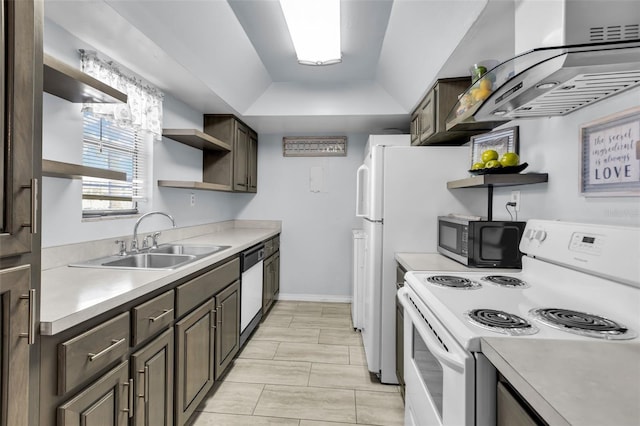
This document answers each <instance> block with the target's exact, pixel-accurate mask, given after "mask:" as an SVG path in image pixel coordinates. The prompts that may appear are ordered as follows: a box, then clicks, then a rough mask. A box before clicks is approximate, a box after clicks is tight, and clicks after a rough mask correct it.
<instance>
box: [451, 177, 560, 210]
mask: <svg viewBox="0 0 640 426" xmlns="http://www.w3.org/2000/svg"><path fill="white" fill-rule="evenodd" d="M548 180H549V174H548V173H512V174H504V175H502V174H495V175H492V174H486V175H478V176H472V177H469V178H466V179H459V180H452V181H449V182H447V189H456V188H487V220H493V188H494V187H496V186H498V187H499V186H516V185H531V184H534V183H542V182H547V181H548Z"/></svg>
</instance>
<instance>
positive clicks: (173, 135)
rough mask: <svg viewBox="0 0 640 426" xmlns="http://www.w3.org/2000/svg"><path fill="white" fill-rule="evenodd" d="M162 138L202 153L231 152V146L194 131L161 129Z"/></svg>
mask: <svg viewBox="0 0 640 426" xmlns="http://www.w3.org/2000/svg"><path fill="white" fill-rule="evenodd" d="M162 136H164V137H165V138H169V139H173V140H174V141H177V142H180V143H183V144H185V145H189V146H192V147H194V148H198V149H201V150H203V151H226V152H229V151H231V145H229V144H228V143H226V142H223V141H221V140H220V139H218V138H214V137H213V136H211V135H208V134H206V133H204V132H201V131H200V130H196V129H162Z"/></svg>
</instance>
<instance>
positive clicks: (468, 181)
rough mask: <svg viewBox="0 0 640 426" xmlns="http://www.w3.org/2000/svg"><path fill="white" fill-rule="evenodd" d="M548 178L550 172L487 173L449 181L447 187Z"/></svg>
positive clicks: (497, 184) (485, 185)
mask: <svg viewBox="0 0 640 426" xmlns="http://www.w3.org/2000/svg"><path fill="white" fill-rule="evenodd" d="M548 180H549V174H548V173H513V174H504V175H501V174H495V175H492V174H486V175H478V176H472V177H469V178H465V179H458V180H453V181H449V182H447V188H448V189H454V188H487V187H489V186H492V187H494V186H515V185H530V184H533V183H542V182H547V181H548Z"/></svg>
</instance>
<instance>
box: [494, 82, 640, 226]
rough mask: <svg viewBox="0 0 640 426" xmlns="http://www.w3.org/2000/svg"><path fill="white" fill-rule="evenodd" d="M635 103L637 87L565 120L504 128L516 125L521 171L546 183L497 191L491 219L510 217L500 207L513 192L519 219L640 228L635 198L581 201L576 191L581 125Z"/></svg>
mask: <svg viewBox="0 0 640 426" xmlns="http://www.w3.org/2000/svg"><path fill="white" fill-rule="evenodd" d="M639 104H640V89H638V88H636V89H635V90H631V91H629V92H626V93H621V94H619V95H617V96H614V97H613V98H611V99H608V100H604V101H601V102H598V103H597V104H595V105H592V106H590V107H587V108H584V109H582V110H578V111H576V112H574V113H572V114H569V115H567V116H565V117H553V118H542V119H533V120H518V121H512V122H510V123H508V124H506V125H504V126H503V127H509V126H514V125H518V126H520V154H521V155H520V157H521V161H523V162H527V163H529V167H528V168H527V169H526V170H525V171H524V172H523V173H526V172H546V173H549V182H548V183H543V184H535V185H527V186H514V187H507V188H497V189H496V190H495V193H494V217H496V218H503V219H504V218H508V217H509V216H508V215H507V213H506V210H505V208H504V206H505V203H506V202H507V201H508V197H509V196H510V194H511V191H513V190H518V191H520V192H521V210H520V213H519V219H524V220H526V219H532V218H536V219H559V220H570V221H577V222H591V223H601V224H612V225H628V226H640V198H638V197H588V198H586V197H583V196H581V195H580V190H579V177H580V152H579V149H580V136H579V135H580V126H581V125H582V124H584V123H587V122H590V121H593V120H597V119H599V118H602V117H605V116H608V115H610V114H614V113H617V112H620V111H624V110H626V109H628V108H632V107H637V106H638V105H639Z"/></svg>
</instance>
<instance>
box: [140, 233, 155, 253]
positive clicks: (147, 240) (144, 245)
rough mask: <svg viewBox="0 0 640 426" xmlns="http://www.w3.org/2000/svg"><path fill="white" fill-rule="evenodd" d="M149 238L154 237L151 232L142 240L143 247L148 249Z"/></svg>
mask: <svg viewBox="0 0 640 426" xmlns="http://www.w3.org/2000/svg"><path fill="white" fill-rule="evenodd" d="M149 238H151V239H153V236H152V235H151V234H149V235H145V237H144V239H143V240H142V249H143V250H144V249H146V248H149V247H150V246H149Z"/></svg>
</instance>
